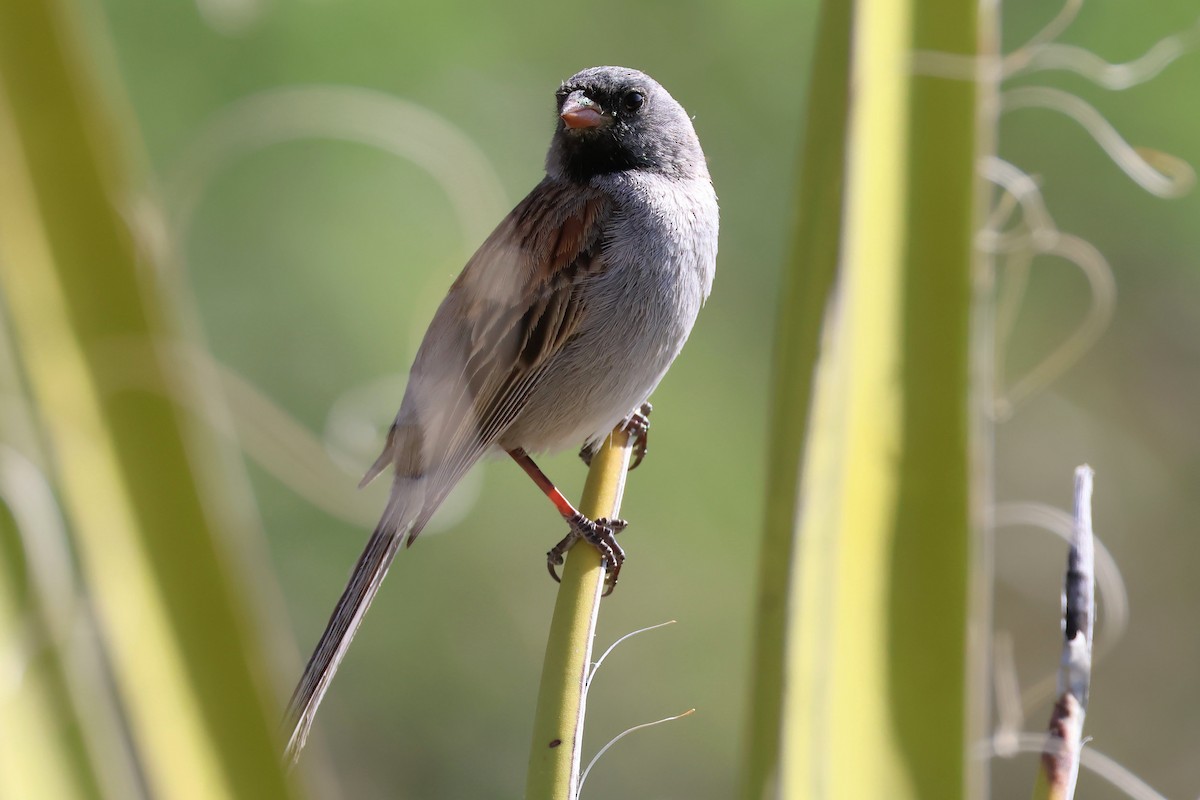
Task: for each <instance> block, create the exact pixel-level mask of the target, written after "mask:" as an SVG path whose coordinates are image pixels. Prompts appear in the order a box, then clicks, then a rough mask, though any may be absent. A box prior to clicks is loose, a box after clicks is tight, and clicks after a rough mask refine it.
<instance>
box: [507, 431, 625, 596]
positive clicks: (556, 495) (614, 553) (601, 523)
mask: <svg viewBox="0 0 1200 800" xmlns="http://www.w3.org/2000/svg"><path fill="white" fill-rule="evenodd" d="M508 454H509V455H510V456H512V459H513V461H516V462H517V463H518V464H519V465H520V466H521V469H523V470H525V473H526V474H527V475H529V477H530V478H533V482H534V483H536V484H537V486H538V488H539V489H541V490H542V492H543V493H544V494H545V495H546V497H548V498H550V502H551V503H553V504H554V507H555V508H556V509H558V513H559V514H561V515H562V518H563V519H564V520H566V521H567V526H568V527H569V528H570V532H569V533H567V535H566V536H564V537H563V539H562V541H560V542H559V543H558V544H556V545H554V547H552V548H551V549H550V552H548V553H546V569H548V570H549V571H550V577H552V578H554V580H556V581H557V580H559V577H558V572H557V571H556V570H555V567H558V566H561V565H562V563H563V556H564V555H565V554H566V552H567V550H568V549H570V547H571V545H573V544H575V542H576V541H577V540H578V539H583V540H584V541H586V542H587V543H588V544H590V545H591V546H592V547H594V548H596V550H598V551H599V552H600V558H601V559H602V560H603V561H604V565H605V567H606V569H607V570H608V572H607V575H606V577H605V579H604V584H605V590H604V594H605V595H609V594H612V590H613V589H615V588H616V586H617V576H618V575H620V574H621V565H622V564H624V563H625V551H624V550H622V549H621V546H620V545H619V544H617V537H616V535H617V534H618V533H620V532H621V531H623V530H625V527H626V525H627V524H628V523H626V522H625V521H624V520H620V519H611V520H610V519H597V520H590V519H588V518H587V517H585V516H584V515H583V514H581V513H579V509H577V508H575V506H573V505H571V501H570V500H568V499H567V498H566V497H565V496H564V495H563V493H562V492H560V491H559V490H558V487H557V486H555V485H554V483H553V482H552V481H551V480H550V479H549V478H547V477H546V473H544V472H542V470H541V469H540V468H539V467H538V465H537V464H535V463H533V459H532V458H530V457H529V454H528V453H526V452H525V451H524V450H522V449H521V448H519V447H518V448H516V449H514V450H509V451H508Z"/></svg>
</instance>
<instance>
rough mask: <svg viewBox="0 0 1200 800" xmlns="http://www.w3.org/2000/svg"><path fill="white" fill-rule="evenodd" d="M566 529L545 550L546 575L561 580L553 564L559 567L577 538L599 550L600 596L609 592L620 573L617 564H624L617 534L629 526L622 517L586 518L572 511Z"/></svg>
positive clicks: (605, 595)
mask: <svg viewBox="0 0 1200 800" xmlns="http://www.w3.org/2000/svg"><path fill="white" fill-rule="evenodd" d="M567 525H569V526H570V528H571V530H570V532H569V533H568V534H567V535H566V536H564V537H563V538H562V541H560V542H559V543H558V544H556V545H554V547H552V548H551V549H550V552H548V553H546V569H548V570H549V571H550V577H551V578H554V580H556V581H559V582H561V578H560V577H559V575H558V570H557V569H556V567H559V566H562V563H563V556H565V555H566V553H567V551H568V550H569V549H571V546H572V545H573V544H575V542H577V541H578V540H580V539H583V540H584V541H585V542H587V543H588V544H590V545H591V546H592V547H594V548H596V550H597V551H598V552H599V553H600V561H601V566H603V567H604V568H605V570H606V574H605V576H604V595H603V596H604V597H607V596H608V595H610V594H612V591H613V589H615V588H617V577H618V576H619V575H620V574H621V565H622V564H624V563H625V551H624V550H623V549H621V545H619V544H617V534H618V533H620V532H621V531H623V530H625V528H626V527H627V526H628V525H629V523H627V522H626V521H625V520H623V519H605V518H601V519H597V520H595V521H593V520H590V519H588V518H587V517H585V516H584V515H583V514H580V513H579V512H578V511H576V512H575V513H574V514H573V515H572V516H570V517H569V518H567Z"/></svg>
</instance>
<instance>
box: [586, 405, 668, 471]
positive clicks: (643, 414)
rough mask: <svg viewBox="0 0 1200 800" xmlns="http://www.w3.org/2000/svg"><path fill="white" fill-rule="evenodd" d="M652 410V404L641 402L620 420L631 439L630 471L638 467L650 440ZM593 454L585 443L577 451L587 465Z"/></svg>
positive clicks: (589, 464)
mask: <svg viewBox="0 0 1200 800" xmlns="http://www.w3.org/2000/svg"><path fill="white" fill-rule="evenodd" d="M653 410H654V406H652V405H650V404H649V403H642V405H641V406H639V407H638V410H637V411H634V412H633V413H632V414H630V415H629V416H628V417H626V418H625V419H624V420H623V421H622V422H621V429H622V430H624V431H626V432H627V433H628V434H629V436H630V438H631V439H632V441H631V442H630V447H631V448H632V450H633V453H632V454H631V455H630V461H629V471H630V472H632V471H633V470H635V469H637V468H638V466H639V465H640V464H641V463H642V459H644V458H645V457H646V453H647V452H648V445H649V442H650V412H651V411H653ZM593 455H594V453H593V452H592V449H591V447H589V446H588V445H586V444H585V445H584V446H583V448H582V449H581V450H580V451H579V458H580V459H581V460H582V461H583V463H584V464H587V465H588V466H589V467H590V466H591V465H592V456H593Z"/></svg>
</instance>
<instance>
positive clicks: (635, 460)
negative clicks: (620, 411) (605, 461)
mask: <svg viewBox="0 0 1200 800" xmlns="http://www.w3.org/2000/svg"><path fill="white" fill-rule="evenodd" d="M653 410H654V406H652V405H650V404H649V403H642V405H641V407H640V408H639V409H638V410H637V411H635V412H633V413H632V414H630V415H629V416H628V417H627V418H626V419H625V421H624V422H622V423H621V428H622V429H624V430H625V432H626V433H628V434H629V435H630V436H631V437H632V438H633V455H632V456H631V461H630V464H629V469H630V471H632V470H635V469H637V468H638V465H640V464H641V463H642V459H643V458H645V457H646V452H647V445H648V444H649V442H650V412H651V411H653Z"/></svg>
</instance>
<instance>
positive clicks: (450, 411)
mask: <svg viewBox="0 0 1200 800" xmlns="http://www.w3.org/2000/svg"><path fill="white" fill-rule="evenodd" d="M612 213H613V208H612V203H611V201H610V200H609V199H608V197H607V196H606V195H604V194H602V193H600V192H595V191H592V190H589V189H587V188H586V187H579V186H565V185H563V184H560V183H559V182H557V181H552V180H550V179H547V180H544V181H542V183H541V184H539V185H538V186H537V187H536V188H535V189H534V190H533V191H532V192H530V194H529V195H528V196H527V197H526V198H525V199H524V200H522V201H521V203H520V204H519V205H517V207H516V208H514V209H513V210H512V212H511V213H510V214H509V215H508V216H507V217H506V218H505V219H504V221H503V222H501V223H500V225H499V226H498V227H497V228H496V230H495V231H494V232H493V233H492V235H491V236H489V237H488V239H487V241H485V242H484V243H483V245H481V246H480V248H479V250H478V251H477V252H476V253H475V255H474V256H472V258H471V260H470V261H469V262H467V265H466V267H464V268H463V271H462V274H461V275H459V276H458V279H457V280H455V282H454V285H453V286H452V287H451V288H450V292H449V295H448V296H447V297H446V300H445V301H444V302H443V303H442V305H441V307H440V308H439V309H438V312H437V314H436V315H435V316H434V319H433V321H432V322H431V323H430V326H429V330H428V331H427V332H426V334H425V339H424V340H423V341H422V343H421V347H420V349H419V350H418V353H417V357H416V360H415V362H414V364H413V369H412V372H411V374H410V376H409V386H408V389H407V390H406V392H405V399H404V404H403V405H402V406H401V408H400V413H399V414H398V415H397V418H396V424H395V425H394V426H393V428H392V432H391V433H390V434H389V440H388V446H387V447H385V449H384V452H383V454H381V455H380V457H379V460H378V461H377V462H376V463H375V465H374V466H373V467H372V468H371V470H370V471H369V472H368V473H367V476H366V478H364V483H365V482H366V481H369V480H370V479H371V478H373V477H374V476H375V475H377V474H378V473H379V472H380V471H382V470H383V469H384V468H385V467H386V466H387V465H388V464H392V465H393V466H395V467H396V470H397V475H398V476H399V477H407V478H414V479H415V478H417V477H419V476H428V477H429V478H432V480H429V481H427V486H428V494H427V496H426V497H425V500H424V502H423V503H422V506H423V509H424V510H423V512H422V513H421V516H420V517H419V518H418V519H417V521H416V523H415V524H414V528H413V529H414V531H419V530H420V529H421V527H422V526H423V525H424V523H425V521H426V520H427V518H428V516H430V515H432V513H433V511H434V510H435V509H436V507H437V506H438V505H439V504H440V502H441V500H442V499H443V498H444V496H445V493H447V492H449V491H450V489H451V488H452V487H453V486H454V484H456V483H457V482H458V480H459V479H460V478H461V477H462V474H463V473H465V472H466V470H467V469H468V468H470V466H471V464H473V463H474V462H475V461H476V460H478V458H479V456H480V455H482V453H483V452H484V451H485V450H486V449H487V448H488V447H490V446H491V445H492V443H493V442H495V440H496V439H497V437H499V436H500V435H501V433H503V431H504V429H505V428H506V427H507V426H508V425H509V424H511V423H512V421H513V420H514V419H515V418H516V416H517V415H518V414H519V413H520V411H521V409H522V408H524V406H525V402H526V400H527V398H528V397H529V394H530V392H531V391H532V390H533V388H534V387H535V386H536V385H537V383H538V381H539V380H540V379H541V375H542V370H543V367H544V366H545V364H546V363H547V361H548V360H549V359H550V357H551V356H552V355H553V354H554V353H557V352H558V351H559V350H561V349H562V347H563V346H564V345H565V344H566V342H567V341H568V340H569V339H570V338H571V335H572V334H573V333H574V332H575V331H576V330H578V328H579V325H580V323H581V322H582V321H583V320H584V318H585V316H586V314H587V307H586V302H585V301H584V299H583V294H582V292H581V291H580V283H581V281H582V280H583V279H584V278H586V277H588V276H590V275H594V274H597V273H598V272H600V271H602V270H603V269H604V257H603V253H602V252H601V251H602V246H601V245H602V241H601V239H602V231H603V229H604V227H605V223H606V222H607V221H608V219H609V218H610V216H611V214H612Z"/></svg>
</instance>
